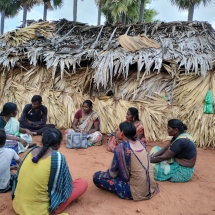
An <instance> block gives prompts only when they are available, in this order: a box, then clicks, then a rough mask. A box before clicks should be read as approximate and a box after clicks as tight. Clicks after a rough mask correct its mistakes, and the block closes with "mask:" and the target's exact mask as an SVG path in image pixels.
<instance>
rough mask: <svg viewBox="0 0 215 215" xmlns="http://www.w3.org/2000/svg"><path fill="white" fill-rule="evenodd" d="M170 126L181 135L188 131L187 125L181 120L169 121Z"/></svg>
mask: <svg viewBox="0 0 215 215" xmlns="http://www.w3.org/2000/svg"><path fill="white" fill-rule="evenodd" d="M168 126H169V127H171V128H173V129H175V128H177V129H178V130H179V132H180V133H184V131H185V130H187V125H185V124H184V123H183V122H182V121H181V120H179V119H171V120H169V121H168Z"/></svg>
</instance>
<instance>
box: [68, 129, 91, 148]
mask: <svg viewBox="0 0 215 215" xmlns="http://www.w3.org/2000/svg"><path fill="white" fill-rule="evenodd" d="M87 147H88V142H87V135H86V134H84V133H77V132H71V133H68V135H67V139H66V148H69V149H79V148H84V149H86V148H87Z"/></svg>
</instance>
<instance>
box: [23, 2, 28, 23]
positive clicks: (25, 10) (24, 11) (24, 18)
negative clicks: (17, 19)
mask: <svg viewBox="0 0 215 215" xmlns="http://www.w3.org/2000/svg"><path fill="white" fill-rule="evenodd" d="M27 9H28V5H27V3H25V4H24V5H23V19H22V25H23V27H25V25H26V21H27V12H28V10H27Z"/></svg>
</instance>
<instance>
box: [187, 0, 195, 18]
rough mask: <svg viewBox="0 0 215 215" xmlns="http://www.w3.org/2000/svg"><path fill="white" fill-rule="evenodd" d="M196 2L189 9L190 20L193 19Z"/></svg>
mask: <svg viewBox="0 0 215 215" xmlns="http://www.w3.org/2000/svg"><path fill="white" fill-rule="evenodd" d="M193 15H194V3H193V4H192V5H191V6H190V7H189V9H188V21H193Z"/></svg>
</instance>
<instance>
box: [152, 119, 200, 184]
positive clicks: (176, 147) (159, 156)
mask: <svg viewBox="0 0 215 215" xmlns="http://www.w3.org/2000/svg"><path fill="white" fill-rule="evenodd" d="M185 130H187V126H186V125H185V124H183V123H182V122H181V121H180V120H178V119H171V120H169V121H168V134H169V136H172V137H173V138H172V140H171V141H170V143H168V144H167V145H166V146H165V147H164V148H162V149H161V148H160V147H158V146H155V147H154V148H153V149H152V150H151V152H150V154H151V159H150V161H151V163H156V164H155V165H154V177H155V179H156V180H158V181H166V180H169V181H171V182H186V181H189V180H190V179H191V178H192V175H193V172H194V165H195V163H196V156H197V150H196V146H195V144H194V142H193V139H192V137H191V136H190V135H189V134H187V133H185Z"/></svg>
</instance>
